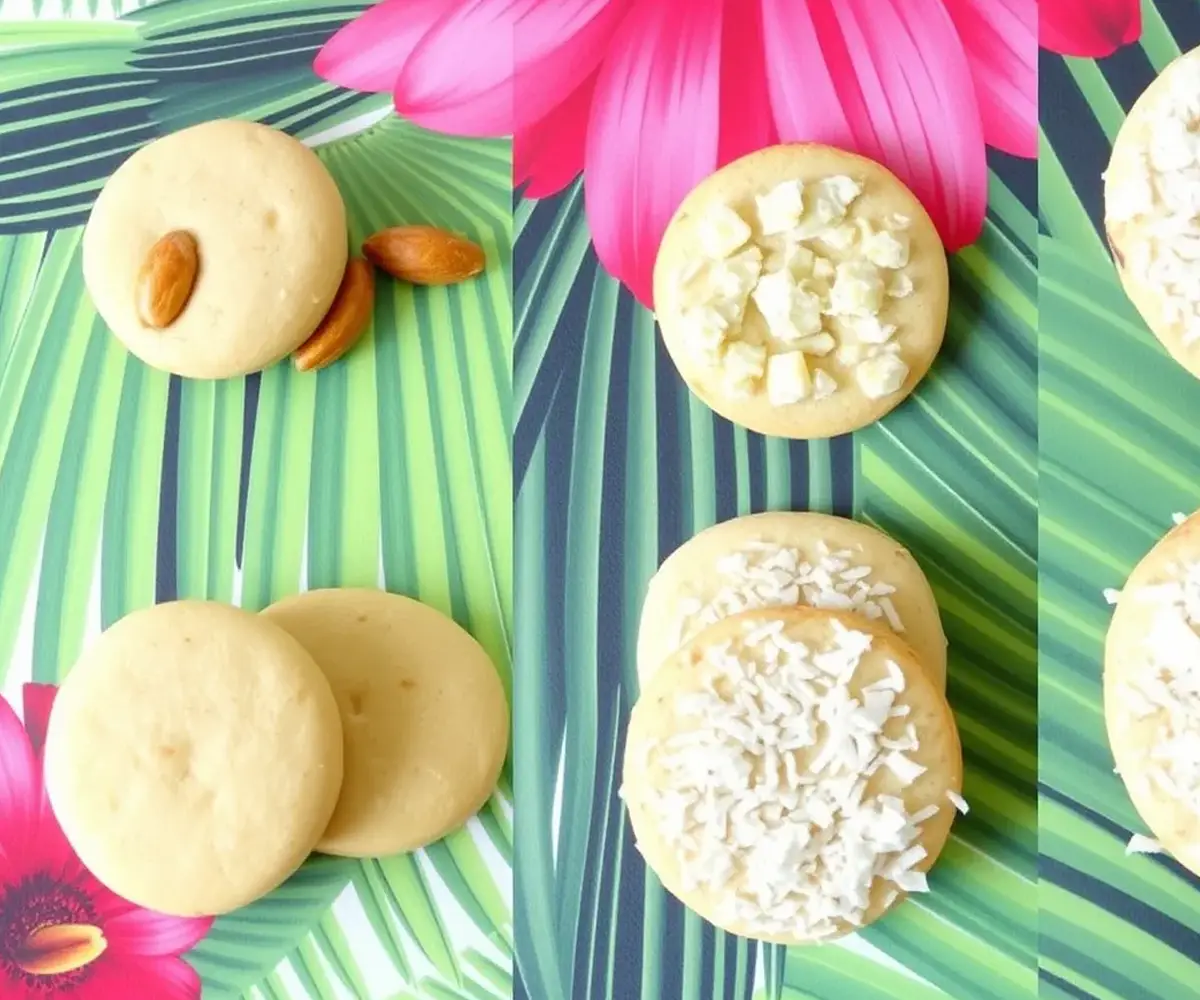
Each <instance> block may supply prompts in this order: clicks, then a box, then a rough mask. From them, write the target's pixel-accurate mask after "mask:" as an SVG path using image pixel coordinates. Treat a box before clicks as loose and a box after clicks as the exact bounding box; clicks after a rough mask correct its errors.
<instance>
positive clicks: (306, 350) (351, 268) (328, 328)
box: [293, 257, 375, 372]
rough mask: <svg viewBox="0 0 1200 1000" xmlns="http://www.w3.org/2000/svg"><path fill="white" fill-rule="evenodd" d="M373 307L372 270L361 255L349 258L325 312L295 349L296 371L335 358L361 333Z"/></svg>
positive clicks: (320, 365)
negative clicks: (314, 328) (344, 271)
mask: <svg viewBox="0 0 1200 1000" xmlns="http://www.w3.org/2000/svg"><path fill="white" fill-rule="evenodd" d="M374 307H375V272H374V271H373V270H371V265H370V264H369V263H368V262H367V261H365V260H363V258H362V257H351V258H350V259H349V260H348V261H347V262H346V273H345V274H343V275H342V283H341V284H340V285H339V286H338V290H337V294H336V295H335V296H334V297H333V304H332V305H331V306H330V307H329V312H327V313H326V314H325V318H324V319H323V320H321V323H320V325H319V326H318V327H317V329H316V330H315V331H314V332H313V335H312V336H311V337H309V338H308V340H306V341H305V342H304V343H303V344H301V345H300V346H299V347H298V348H297V349H296V354H295V356H294V358H293V360H294V362H295V365H296V371H301V372H311V371H316V370H317V369H318V368H324V367H325V366H326V365H331V364H333V363H334V362H335V361H337V359H338V358H340V357H341V356H342V355H343V354H345V353H346V352H347V351H348V350H350V348H352V347H353V346H354V345H355V344H356V343H357V342H358V338H359V337H361V336H362V335H363V331H364V330H366V328H367V324H368V323H369V322H370V321H371V313H372V311H373V310H374Z"/></svg>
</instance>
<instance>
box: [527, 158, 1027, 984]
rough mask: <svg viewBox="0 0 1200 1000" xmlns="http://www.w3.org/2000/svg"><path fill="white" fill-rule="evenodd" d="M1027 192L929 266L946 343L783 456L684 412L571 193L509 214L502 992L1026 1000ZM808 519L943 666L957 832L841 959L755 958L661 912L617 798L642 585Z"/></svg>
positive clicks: (675, 912) (640, 318)
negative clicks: (911, 569)
mask: <svg viewBox="0 0 1200 1000" xmlns="http://www.w3.org/2000/svg"><path fill="white" fill-rule="evenodd" d="M1031 180H1032V169H1031V168H1029V167H1028V166H1027V165H1026V166H1021V165H1016V166H1014V161H1009V160H1005V161H1004V162H1003V163H1002V164H1000V165H999V169H998V170H997V171H995V172H993V175H992V182H991V184H992V190H991V205H992V208H991V214H990V215H989V221H988V225H987V228H986V232H985V235H984V237H983V239H982V240H981V241H980V242H979V243H978V244H977V245H976V246H975V247H973V248H971V249H969V250H966V251H964V252H963V253H961V254H959V255H958V256H957V257H956V258H955V259H954V261H953V264H952V271H953V285H954V288H953V295H952V301H953V307H952V310H951V318H950V330H949V339H948V343H947V345H946V348H945V350H944V352H943V355H942V357H941V359H940V361H939V362H938V364H937V366H936V368H935V370H934V372H933V374H932V375H931V376H930V378H929V379H928V381H927V382H926V383H925V384H924V385H923V386H922V387H921V389H920V390H919V391H918V393H917V394H916V397H915V398H914V399H913V400H912V401H910V402H909V403H907V404H906V405H905V406H903V407H902V408H900V409H899V410H898V411H897V412H896V413H895V414H894V415H893V416H891V417H889V418H888V419H887V420H885V421H884V422H883V423H882V424H881V425H879V426H877V427H875V428H872V429H870V430H868V431H866V432H864V433H862V434H859V435H856V436H854V437H853V438H850V437H843V438H837V439H834V440H832V441H828V442H808V443H804V442H795V443H792V442H788V441H785V440H781V439H773V438H763V437H760V436H758V435H755V434H749V433H747V432H745V431H743V430H741V429H740V428H737V427H734V426H733V425H731V424H729V423H727V422H725V421H723V420H720V419H717V418H715V417H714V416H713V414H712V413H711V412H710V411H709V410H707V409H706V408H705V407H704V406H703V405H702V404H700V403H699V402H697V400H696V399H695V398H693V397H692V396H690V395H689V394H688V392H687V390H686V389H685V387H684V386H683V383H682V382H681V380H680V379H679V377H678V376H677V374H676V372H675V370H674V368H673V367H672V365H671V362H670V360H669V358H668V357H667V356H666V354H665V352H664V350H663V349H662V346H661V342H660V340H659V338H658V336H657V334H656V331H655V329H654V322H653V319H652V317H651V316H650V314H649V313H648V312H647V311H646V310H644V309H643V308H641V307H640V306H638V305H637V304H636V303H635V302H634V300H633V299H632V297H631V296H630V295H629V294H628V293H627V292H625V291H624V290H622V289H621V288H620V287H619V286H618V285H617V284H616V282H614V281H613V280H612V279H611V278H610V277H609V276H608V275H607V274H605V273H604V272H603V271H602V270H601V269H600V268H599V266H598V265H597V262H596V258H595V255H594V253H593V251H592V249H591V246H590V240H589V235H588V230H587V227H586V223H585V220H584V216H583V204H582V195H581V192H580V188H579V186H578V184H576V185H575V186H573V187H572V188H570V189H569V190H568V191H567V192H565V193H564V194H562V195H561V196H558V197H555V198H553V199H549V200H546V201H541V202H531V201H522V202H520V203H519V204H518V206H517V209H516V226H517V241H516V248H515V253H516V299H517V341H516V357H515V363H514V385H515V390H516V400H517V429H516V437H515V445H514V447H515V456H514V458H515V477H516V484H517V490H518V492H517V510H516V520H517V560H516V565H517V569H516V573H517V578H516V580H517V582H516V586H517V595H518V599H517V632H516V639H517V643H516V649H517V657H518V659H517V668H516V672H517V678H518V680H517V684H516V703H515V712H516V720H515V743H514V759H515V775H516V797H517V801H518V802H519V808H518V809H517V811H516V822H517V835H518V840H519V842H520V844H521V845H522V849H521V851H520V853H519V854H518V857H517V864H516V871H515V878H516V884H517V899H518V922H517V928H518V954H519V956H520V979H519V982H518V984H517V995H518V996H519V997H527V998H530V1000H574V998H579V997H604V998H612V1000H628V998H636V997H642V998H647V1000H649V998H655V1000H657V998H665V997H671V998H676V997H679V998H684V1000H691V998H699V997H705V998H710V997H712V998H720V1000H749V998H751V997H767V998H772V1000H775V998H783V997H787V998H797V1000H798V998H801V997H803V998H806V1000H844V998H845V997H848V996H854V997H867V998H876V997H878V998H880V1000H882V998H884V997H888V998H891V997H905V998H909V997H911V998H914V1000H919V998H924V997H931V998H932V997H941V996H950V997H955V998H961V1000H985V998H986V1000H1008V998H1026V997H1031V996H1033V995H1035V987H1036V972H1035V969H1036V950H1035V949H1036V942H1035V934H1034V927H1035V925H1036V892H1035V878H1036V875H1035V864H1036V838H1037V818H1036V812H1035V792H1034V788H1035V784H1034V783H1035V781H1036V766H1037V765H1036V758H1035V753H1034V742H1035V731H1036V730H1035V727H1036V701H1035V697H1036V655H1035V649H1034V645H1035V629H1036V620H1037V610H1036V586H1035V581H1036V571H1035V564H1036V516H1037V515H1036V502H1037V475H1036V441H1037V438H1036V426H1035V419H1036V411H1035V407H1036V354H1035V350H1036V348H1035V329H1036V319H1037V317H1036V299H1035V296H1036V271H1035V263H1034V258H1033V241H1034V217H1033V213H1032V210H1031V208H1030V204H1031V202H1032V191H1031V188H1032V186H1033V185H1032V183H1031ZM764 509H798V510H804V509H812V510H830V511H833V512H836V513H840V514H845V515H855V516H857V517H860V518H863V519H865V520H867V521H870V522H872V523H875V524H878V525H879V526H880V527H882V528H883V529H885V530H886V531H889V532H891V533H892V534H894V535H895V536H896V537H897V538H899V539H900V540H901V541H903V542H904V543H906V544H907V545H909V546H910V547H911V548H912V550H913V551H914V553H915V554H916V556H917V558H918V559H919V560H920V561H921V563H922V564H923V565H924V567H925V569H926V570H927V572H928V574H929V576H930V579H931V581H932V583H933V586H934V588H935V590H936V591H937V595H938V598H939V603H940V605H941V608H942V612H943V615H944V619H945V623H946V629H947V632H948V634H949V637H950V642H951V647H950V648H951V661H950V681H949V684H950V697H951V700H952V702H953V703H954V705H955V708H956V710H957V715H958V721H959V726H960V729H961V733H962V737H963V744H964V750H965V756H966V766H967V771H966V788H965V790H966V794H967V797H968V798H969V799H970V800H971V803H972V811H971V813H970V815H968V816H966V817H964V818H963V819H961V820H960V821H959V822H958V823H957V824H956V826H955V833H954V837H953V839H952V840H951V842H950V845H949V846H948V848H947V850H946V853H945V855H944V858H943V860H942V861H941V862H939V865H938V867H937V868H936V869H935V871H934V874H933V876H932V879H931V883H932V889H933V891H932V893H931V894H930V895H929V897H928V898H921V899H919V900H916V901H913V902H910V903H907V904H906V905H905V906H904V907H903V908H901V909H900V910H899V911H898V912H896V913H895V914H893V915H892V916H890V917H889V918H888V919H886V920H884V921H882V922H881V923H880V924H878V925H876V926H875V927H873V928H870V929H869V930H867V931H866V932H865V933H863V934H862V935H859V936H858V937H856V938H855V939H852V940H851V941H850V942H847V943H846V944H844V945H842V946H837V947H829V948H824V949H815V950H800V949H797V950H793V951H790V952H784V950H783V949H780V948H775V947H768V948H763V947H760V946H758V945H755V944H753V943H751V942H747V941H743V940H738V939H736V938H733V937H731V936H729V935H726V934H724V933H721V932H719V931H714V930H713V929H712V928H711V927H709V926H707V925H705V924H704V923H703V922H702V921H701V920H700V919H699V918H697V917H696V916H694V915H693V914H691V913H688V912H686V911H685V910H684V909H683V908H682V907H681V906H679V905H678V904H677V903H676V902H675V901H674V900H673V899H671V898H670V897H668V896H667V895H666V894H665V893H664V891H663V890H662V888H661V887H660V886H659V884H658V883H657V882H656V881H655V879H654V878H653V876H652V875H651V874H650V873H648V872H647V871H646V869H645V867H644V865H643V864H642V862H641V859H640V857H639V855H638V854H637V852H636V850H635V849H634V846H633V842H632V838H631V835H630V831H629V828H628V824H627V823H626V820H625V815H624V810H623V807H622V805H621V803H620V800H619V799H618V798H617V789H618V786H619V783H620V761H621V759H622V756H623V747H624V744H623V740H624V728H625V720H626V718H627V715H628V712H629V709H630V706H631V704H632V702H633V701H634V699H635V698H636V696H637V680H636V673H635V666H634V659H635V657H634V640H635V634H636V629H637V622H638V615H639V612H640V607H641V601H642V597H643V594H644V592H645V587H646V583H647V581H648V579H649V577H650V575H651V574H652V573H653V572H654V570H655V569H656V568H657V566H658V564H659V562H660V561H661V560H662V559H663V557H665V556H666V555H667V553H669V552H670V551H672V550H673V549H674V548H675V547H676V546H678V545H679V544H680V543H682V542H683V541H685V540H686V539H687V538H689V537H691V536H692V535H693V534H695V533H696V532H697V531H699V530H700V529H702V528H704V527H706V526H708V525H710V524H712V523H714V522H715V521H721V520H725V519H727V518H730V517H733V516H735V515H737V514H739V513H745V512H749V511H757V510H764Z"/></svg>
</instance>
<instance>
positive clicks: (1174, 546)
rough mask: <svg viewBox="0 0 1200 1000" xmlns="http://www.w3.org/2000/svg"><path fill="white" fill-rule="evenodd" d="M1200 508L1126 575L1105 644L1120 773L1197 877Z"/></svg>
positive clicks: (1107, 710)
mask: <svg viewBox="0 0 1200 1000" xmlns="http://www.w3.org/2000/svg"><path fill="white" fill-rule="evenodd" d="M1197 630H1200V515H1195V514H1193V515H1192V516H1191V517H1190V518H1188V519H1187V520H1186V521H1184V522H1183V523H1182V524H1180V525H1178V526H1177V527H1176V528H1174V529H1173V530H1172V531H1170V532H1169V533H1168V534H1167V535H1166V536H1165V537H1164V538H1163V539H1162V540H1161V541H1159V542H1158V544H1157V545H1155V546H1154V548H1152V549H1151V550H1150V552H1149V553H1148V554H1147V555H1146V556H1145V558H1143V559H1142V561H1141V562H1140V563H1138V565H1137V566H1136V567H1135V568H1134V570H1133V572H1132V573H1131V574H1130V576H1129V579H1128V581H1127V582H1126V584H1125V587H1124V589H1123V590H1122V592H1121V595H1120V598H1119V599H1118V601H1117V607H1116V611H1115V613H1114V614H1113V619H1112V624H1111V625H1110V626H1109V630H1108V638H1107V641H1106V643H1105V649H1104V717H1105V720H1106V722H1107V725H1108V738H1109V741H1110V743H1111V744H1112V750H1113V757H1114V758H1115V759H1116V764H1117V771H1118V773H1119V774H1120V775H1121V778H1122V780H1123V781H1124V782H1125V786H1126V788H1128V789H1129V796H1130V798H1131V799H1132V800H1133V805H1134V807H1135V808H1136V809H1137V811H1138V813H1139V814H1140V815H1141V817H1142V819H1144V820H1145V821H1146V823H1147V825H1148V826H1149V827H1150V829H1151V830H1152V831H1153V832H1154V835H1155V837H1157V838H1158V840H1159V842H1160V843H1161V844H1162V846H1163V848H1165V849H1166V850H1167V851H1169V852H1170V853H1171V854H1173V855H1174V856H1175V857H1176V858H1177V859H1178V860H1179V862H1180V863H1181V864H1183V865H1184V866H1186V867H1187V868H1190V869H1191V870H1192V871H1193V872H1196V873H1197V874H1200V633H1198V631H1197Z"/></svg>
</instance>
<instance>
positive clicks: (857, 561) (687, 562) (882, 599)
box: [637, 511, 946, 690]
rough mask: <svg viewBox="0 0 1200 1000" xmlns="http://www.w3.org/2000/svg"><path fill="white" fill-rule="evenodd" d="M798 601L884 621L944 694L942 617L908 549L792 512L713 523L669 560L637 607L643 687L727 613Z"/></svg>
mask: <svg viewBox="0 0 1200 1000" xmlns="http://www.w3.org/2000/svg"><path fill="white" fill-rule="evenodd" d="M795 604H807V605H810V606H814V607H826V608H833V609H839V608H840V609H842V610H847V611H856V612H858V613H859V614H862V615H865V616H866V617H868V618H871V619H874V620H875V621H877V622H881V623H884V624H886V625H887V626H888V627H889V628H891V629H892V631H894V632H896V633H897V634H898V635H900V636H901V637H902V638H903V639H904V640H905V641H906V642H908V644H909V645H910V646H912V648H913V650H914V651H915V652H916V654H917V657H918V659H919V660H920V661H921V666H922V667H923V668H924V670H925V671H926V673H927V674H928V675H929V677H930V678H931V679H932V680H933V681H934V682H935V683H936V684H937V686H938V688H939V689H941V690H945V687H946V635H945V633H944V632H943V631H942V619H941V616H940V614H939V613H938V606H937V601H936V600H935V599H934V596H933V591H932V590H931V589H930V587H929V581H928V580H927V579H926V578H925V574H924V573H923V572H922V571H921V567H920V566H918V565H917V561H916V560H915V559H914V558H913V557H912V555H911V554H910V553H909V551H908V550H907V549H906V548H904V547H903V546H902V545H900V544H899V543H898V542H896V541H894V540H893V539H891V538H889V537H888V536H887V535H885V534H884V533H883V532H882V531H878V530H876V529H875V528H872V527H871V526H870V525H867V524H863V523H861V522H859V521H852V520H850V519H848V518H844V517H834V516H832V515H829V514H815V513H792V512H790V511H789V512H776V513H767V514H751V515H749V516H746V517H736V518H734V519H732V520H730V521H724V522H722V523H721V524H715V525H713V526H712V527H711V528H706V529H705V530H704V531H701V532H700V533H699V534H698V535H695V536H693V537H692V538H691V539H689V540H688V541H686V542H684V543H683V545H681V546H680V547H679V548H677V549H676V550H675V551H674V552H672V553H671V554H670V555H669V556H668V557H667V558H666V560H665V561H664V562H663V564H662V566H660V567H659V569H658V572H657V573H655V574H654V576H653V577H652V578H651V580H650V586H649V588H648V590H647V592H646V601H645V604H644V605H643V606H642V618H641V624H640V626H639V628H638V644H637V662H638V676H639V677H640V678H641V680H642V683H643V684H644V683H645V682H646V681H647V680H648V679H649V677H650V676H651V675H652V674H653V673H654V671H655V670H656V669H657V668H658V666H659V665H660V664H661V663H662V662H663V660H664V659H666V657H667V656H668V655H669V654H670V653H673V652H674V651H675V650H676V649H678V648H679V646H680V645H682V644H683V643H685V642H687V641H688V640H689V639H691V638H692V637H693V636H694V635H696V634H697V633H698V632H700V631H702V630H703V629H705V628H707V627H708V626H709V625H711V624H713V623H714V622H717V621H719V620H720V619H721V618H724V617H726V616H727V615H730V614H735V613H736V612H739V611H746V610H749V609H752V608H763V607H777V606H783V605H795Z"/></svg>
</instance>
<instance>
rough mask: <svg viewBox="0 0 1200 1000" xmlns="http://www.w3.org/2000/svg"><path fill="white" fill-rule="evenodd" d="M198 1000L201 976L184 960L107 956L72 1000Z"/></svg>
mask: <svg viewBox="0 0 1200 1000" xmlns="http://www.w3.org/2000/svg"><path fill="white" fill-rule="evenodd" d="M134 997H139V998H141V997H144V998H146V1000H150V998H151V997H153V1000H199V998H200V976H199V975H198V974H197V973H196V970H195V969H193V968H192V967H191V966H190V965H188V964H187V962H185V961H184V960H183V959H182V958H121V957H119V956H116V955H113V954H112V953H111V952H106V953H105V954H104V955H102V956H101V957H100V958H98V959H97V960H96V963H95V965H94V966H93V967H92V969H91V975H90V976H88V978H87V979H86V980H84V981H83V982H82V983H81V984H80V985H79V986H77V987H75V988H74V989H72V990H71V993H70V1000H133V998H134Z"/></svg>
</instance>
